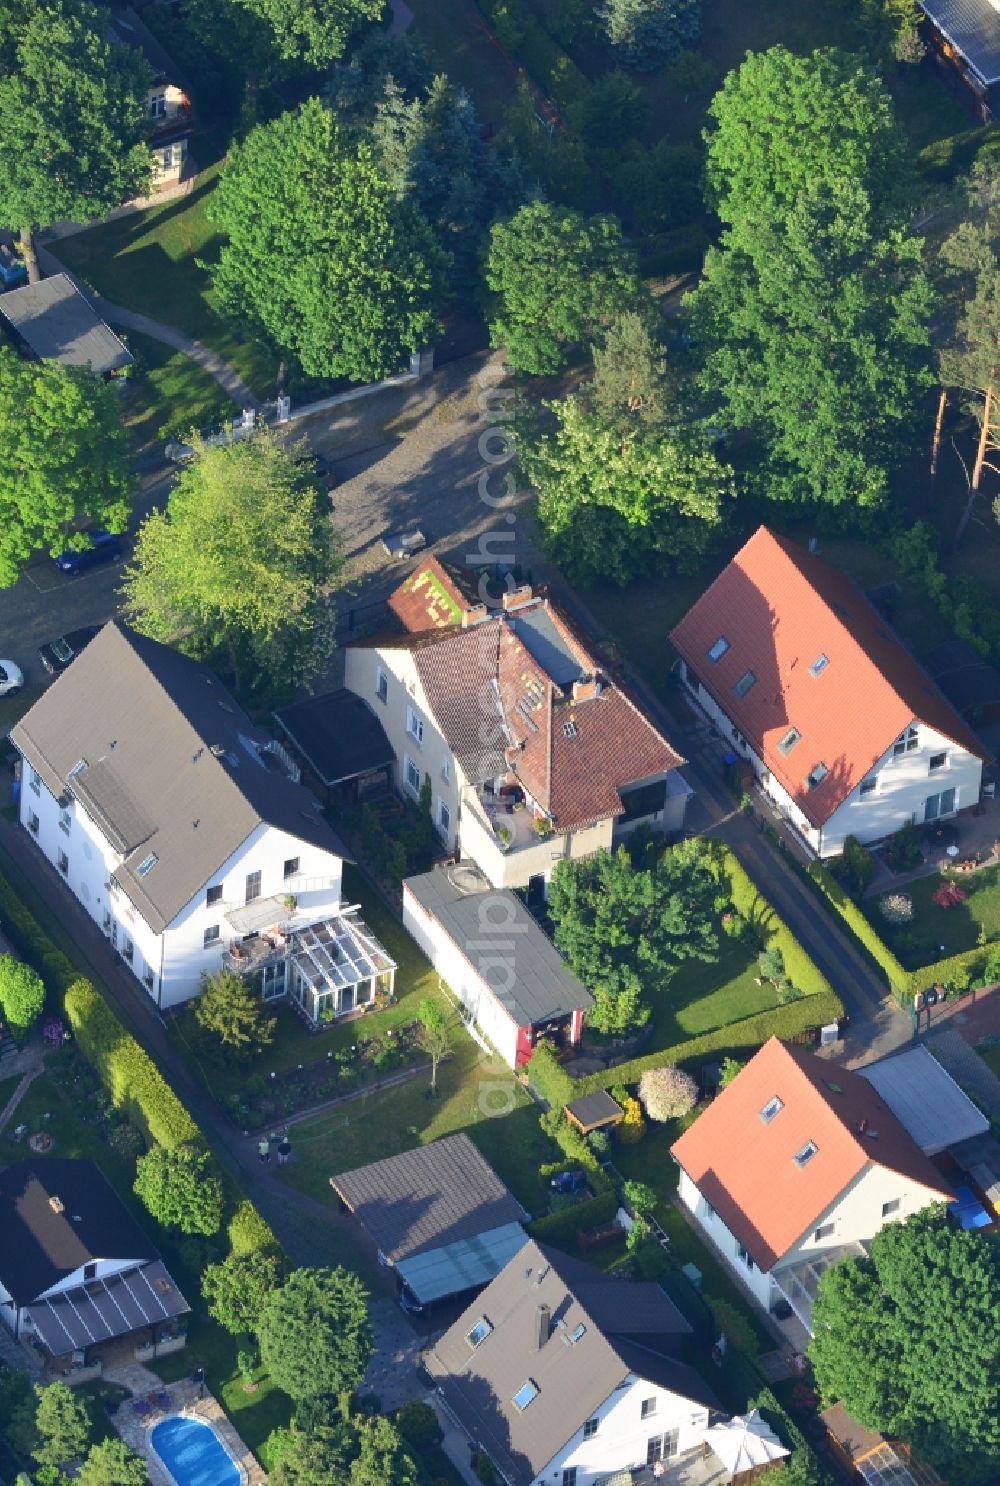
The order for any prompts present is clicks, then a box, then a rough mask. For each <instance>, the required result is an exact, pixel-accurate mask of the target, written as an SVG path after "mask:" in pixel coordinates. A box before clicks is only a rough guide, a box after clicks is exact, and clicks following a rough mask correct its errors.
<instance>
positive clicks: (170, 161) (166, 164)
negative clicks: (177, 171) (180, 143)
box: [160, 144, 181, 170]
mask: <svg viewBox="0 0 1000 1486" xmlns="http://www.w3.org/2000/svg"><path fill="white" fill-rule="evenodd" d="M174 155H175V152H174V146H173V145H172V144H165V145H164V146H163V149H162V150H161V151H160V169H161V170H173V168H174V166H175V165H179V164H180V163H181V159H180V154H179V153H178V154H177V156H176V159H175V157H174Z"/></svg>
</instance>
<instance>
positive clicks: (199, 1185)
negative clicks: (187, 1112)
mask: <svg viewBox="0 0 1000 1486" xmlns="http://www.w3.org/2000/svg"><path fill="white" fill-rule="evenodd" d="M211 1167H212V1158H211V1157H210V1156H209V1154H208V1152H207V1151H198V1150H195V1149H194V1147H193V1146H174V1147H172V1148H170V1149H168V1148H167V1147H166V1146H161V1145H156V1146H154V1147H153V1149H152V1150H151V1151H147V1153H146V1155H145V1156H142V1157H141V1158H140V1159H139V1162H138V1163H137V1166H136V1177H135V1191H136V1194H137V1196H139V1197H140V1198H141V1199H142V1201H143V1203H144V1204H145V1206H146V1207H147V1208H148V1210H149V1212H150V1213H151V1214H152V1215H153V1217H154V1218H155V1219H156V1221H157V1222H158V1223H162V1224H163V1226H164V1227H165V1228H179V1229H180V1231H181V1232H182V1233H204V1234H206V1235H207V1236H208V1237H209V1238H210V1237H211V1236H212V1234H214V1233H218V1231H219V1229H220V1228H221V1226H222V1184H221V1182H220V1181H219V1178H218V1176H217V1175H216V1174H215V1172H214V1171H213V1170H212V1169H211Z"/></svg>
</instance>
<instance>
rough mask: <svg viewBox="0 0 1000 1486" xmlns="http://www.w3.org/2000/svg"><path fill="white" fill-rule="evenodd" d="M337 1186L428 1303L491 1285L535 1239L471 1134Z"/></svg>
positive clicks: (385, 1255)
mask: <svg viewBox="0 0 1000 1486" xmlns="http://www.w3.org/2000/svg"><path fill="white" fill-rule="evenodd" d="M330 1184H331V1186H332V1187H333V1189H334V1191H335V1192H336V1193H337V1194H338V1196H339V1197H340V1198H341V1200H342V1201H343V1202H344V1203H345V1205H346V1206H347V1207H348V1208H349V1209H350V1211H351V1212H352V1213H353V1214H354V1216H355V1217H356V1218H357V1219H358V1222H359V1223H361V1225H362V1227H363V1228H364V1229H365V1231H366V1232H367V1234H368V1236H369V1237H370V1238H371V1239H372V1241H373V1242H374V1243H375V1244H376V1246H377V1248H378V1251H379V1258H380V1260H381V1261H382V1262H383V1263H385V1264H389V1265H391V1266H392V1267H394V1268H395V1270H396V1272H397V1274H398V1275H399V1278H400V1280H401V1281H402V1283H403V1284H404V1285H406V1287H407V1289H408V1290H410V1292H411V1293H412V1294H413V1296H414V1297H415V1298H416V1300H417V1301H418V1302H419V1303H420V1304H421V1305H427V1304H430V1303H431V1302H432V1301H436V1300H442V1299H444V1298H445V1297H447V1296H453V1295H459V1294H461V1293H462V1292H463V1291H466V1290H470V1289H473V1288H475V1287H477V1286H482V1285H485V1284H486V1283H487V1282H488V1281H489V1280H492V1279H493V1278H494V1277H495V1276H496V1275H497V1274H499V1272H500V1270H501V1269H503V1267H504V1265H505V1264H506V1263H507V1262H508V1260H509V1259H512V1258H513V1257H514V1255H515V1254H516V1253H517V1251H518V1250H519V1249H520V1248H522V1247H523V1246H524V1244H525V1243H527V1235H526V1234H525V1231H524V1228H523V1226H522V1225H523V1224H524V1223H526V1222H527V1220H528V1214H527V1213H526V1212H525V1211H524V1209H523V1208H522V1206H521V1204H520V1203H519V1202H518V1201H517V1200H516V1199H515V1198H514V1197H512V1196H511V1194H510V1192H508V1190H507V1188H506V1187H505V1186H504V1184H503V1182H502V1181H501V1180H500V1178H499V1177H498V1176H497V1174H496V1172H495V1171H494V1170H493V1168H492V1166H491V1165H490V1164H489V1162H488V1161H487V1160H486V1159H485V1157H484V1156H482V1155H481V1154H480V1152H479V1151H478V1150H477V1148H476V1147H475V1146H474V1145H473V1143H472V1141H471V1140H470V1139H469V1137H468V1136H467V1135H449V1136H446V1137H445V1138H444V1139H443V1140H435V1141H432V1142H431V1144H430V1145H425V1146H418V1147H417V1149H416V1150H413V1151H404V1152H403V1154H402V1155H399V1156H390V1157H388V1158H387V1159H386V1160H384V1161H374V1162H373V1163H372V1164H371V1165H370V1166H360V1167H358V1168H357V1169H356V1170H354V1171H344V1172H341V1173H340V1174H339V1175H338V1176H332V1177H331V1178H330Z"/></svg>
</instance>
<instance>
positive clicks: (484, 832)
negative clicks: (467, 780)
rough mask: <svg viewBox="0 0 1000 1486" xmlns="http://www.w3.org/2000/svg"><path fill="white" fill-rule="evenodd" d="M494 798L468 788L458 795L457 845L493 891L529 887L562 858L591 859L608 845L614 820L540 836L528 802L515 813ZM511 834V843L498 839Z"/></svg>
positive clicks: (511, 802)
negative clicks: (459, 802) (495, 888)
mask: <svg viewBox="0 0 1000 1486" xmlns="http://www.w3.org/2000/svg"><path fill="white" fill-rule="evenodd" d="M510 806H511V808H510V809H508V808H507V801H505V800H496V799H495V798H494V796H493V795H492V794H491V793H490V792H489V791H483V790H481V789H479V790H477V789H472V788H466V790H465V791H464V792H463V795H462V813H461V820H460V825H459V841H460V846H461V852H462V856H464V857H469V858H471V859H472V861H474V862H475V863H476V865H477V866H478V867H479V869H480V871H481V872H483V873H484V874H485V876H486V877H487V878H489V880H490V882H491V883H492V884H493V886H494V887H527V885H528V881H529V879H530V878H532V877H537V876H539V875H544V874H546V873H549V872H551V870H552V868H553V866H554V865H555V863H556V862H557V861H559V860H560V858H562V857H585V856H591V855H593V853H594V852H595V851H599V850H600V848H601V847H608V846H610V845H611V829H612V819H611V817H610V816H609V817H608V819H607V820H602V821H599V822H598V823H597V825H595V826H587V827H585V828H584V829H583V830H579V831H573V832H571V833H569V834H567V833H565V832H563V833H561V834H557V833H553V834H552V835H550V836H539V834H538V832H537V831H536V830H535V825H534V819H533V813H532V810H531V806H530V804H526V805H525V808H524V809H523V810H515V809H513V797H511V799H510ZM501 832H509V840H508V839H506V837H501Z"/></svg>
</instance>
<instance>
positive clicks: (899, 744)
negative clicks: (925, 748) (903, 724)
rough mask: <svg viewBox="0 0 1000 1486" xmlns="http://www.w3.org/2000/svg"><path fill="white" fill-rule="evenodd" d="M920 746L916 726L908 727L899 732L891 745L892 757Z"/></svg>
mask: <svg viewBox="0 0 1000 1486" xmlns="http://www.w3.org/2000/svg"><path fill="white" fill-rule="evenodd" d="M919 747H920V739H919V738H918V737H917V730H916V727H909V728H907V729H906V732H905V733H900V735H899V737H898V738H897V739H896V741H895V743H894V744H893V745H892V756H893V758H901V757H902V755H903V754H904V753H912V752H913V750H914V749H915V748H919Z"/></svg>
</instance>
